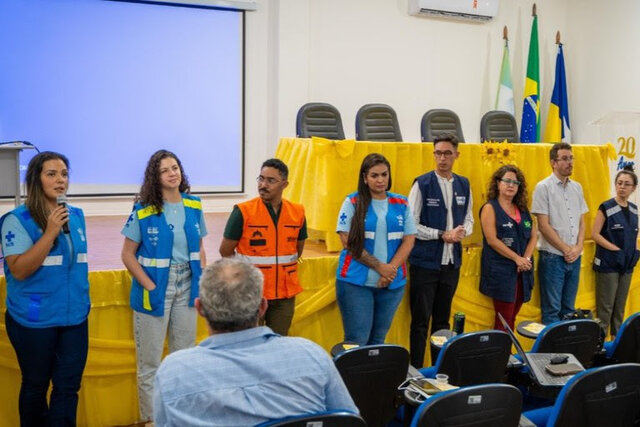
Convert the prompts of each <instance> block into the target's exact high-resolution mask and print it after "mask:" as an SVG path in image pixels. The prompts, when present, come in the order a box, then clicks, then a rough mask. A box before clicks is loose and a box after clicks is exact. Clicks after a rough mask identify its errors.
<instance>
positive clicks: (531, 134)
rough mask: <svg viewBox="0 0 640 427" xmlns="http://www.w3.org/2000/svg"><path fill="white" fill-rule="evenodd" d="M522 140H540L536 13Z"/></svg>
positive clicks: (528, 69) (523, 112)
mask: <svg viewBox="0 0 640 427" xmlns="http://www.w3.org/2000/svg"><path fill="white" fill-rule="evenodd" d="M520 141H522V142H538V141H540V58H539V54H538V16H537V15H534V17H533V24H531V39H530V40H529V60H528V61H527V79H526V81H525V83H524V105H523V107H522V124H521V126H520Z"/></svg>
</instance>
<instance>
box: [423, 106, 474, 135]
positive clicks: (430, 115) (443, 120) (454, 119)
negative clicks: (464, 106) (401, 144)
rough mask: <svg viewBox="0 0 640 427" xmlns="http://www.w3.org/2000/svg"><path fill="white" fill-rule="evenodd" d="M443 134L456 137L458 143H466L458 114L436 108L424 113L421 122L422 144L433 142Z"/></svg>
mask: <svg viewBox="0 0 640 427" xmlns="http://www.w3.org/2000/svg"><path fill="white" fill-rule="evenodd" d="M443 132H446V133H451V134H453V135H455V136H456V138H458V142H464V135H463V134H462V125H461V124H460V118H458V115H457V114H456V113H454V112H453V111H451V110H447V109H445V108H435V109H432V110H429V111H427V112H426V113H424V116H422V121H421V122H420V134H421V135H422V142H433V140H434V139H435V137H436V136H438V135H440V134H441V133H443Z"/></svg>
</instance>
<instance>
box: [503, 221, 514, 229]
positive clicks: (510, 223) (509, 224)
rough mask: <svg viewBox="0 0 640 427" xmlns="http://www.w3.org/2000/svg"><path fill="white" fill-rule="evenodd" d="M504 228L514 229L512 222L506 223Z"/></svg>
mask: <svg viewBox="0 0 640 427" xmlns="http://www.w3.org/2000/svg"><path fill="white" fill-rule="evenodd" d="M502 226H503V227H509V229H511V228H513V223H512V222H506V223H504V224H502Z"/></svg>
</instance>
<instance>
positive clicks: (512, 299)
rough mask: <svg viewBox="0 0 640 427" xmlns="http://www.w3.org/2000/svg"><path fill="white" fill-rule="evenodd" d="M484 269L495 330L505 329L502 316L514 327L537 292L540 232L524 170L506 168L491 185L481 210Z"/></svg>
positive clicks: (484, 289)
mask: <svg viewBox="0 0 640 427" xmlns="http://www.w3.org/2000/svg"><path fill="white" fill-rule="evenodd" d="M480 223H481V225H482V234H483V235H484V238H483V240H482V266H481V273H480V292H482V293H483V294H484V295H487V296H489V297H491V298H493V307H494V309H495V312H496V315H495V321H494V328H495V329H500V330H504V327H503V326H502V323H501V322H500V320H499V318H498V313H500V314H502V316H503V317H504V318H505V320H506V321H507V323H508V324H509V326H510V327H511V328H513V325H514V323H515V319H516V315H517V314H518V312H519V311H520V307H521V306H522V304H523V303H524V302H527V301H529V299H531V290H532V289H533V250H534V249H535V247H536V240H537V231H536V225H535V223H534V222H533V219H532V217H531V214H530V212H529V209H528V207H527V184H526V182H525V180H524V175H523V174H522V171H521V170H520V169H518V168H517V167H516V166H514V165H505V166H502V167H501V168H499V169H498V170H497V171H495V172H494V174H493V176H492V177H491V181H490V182H489V193H488V194H487V203H485V204H484V205H483V206H482V207H481V208H480Z"/></svg>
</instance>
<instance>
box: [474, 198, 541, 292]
mask: <svg viewBox="0 0 640 427" xmlns="http://www.w3.org/2000/svg"><path fill="white" fill-rule="evenodd" d="M487 203H489V204H491V206H493V211H494V212H495V215H496V235H497V237H498V239H500V240H502V243H504V244H505V245H506V246H508V247H509V249H511V250H512V251H514V252H515V253H517V254H518V255H520V256H524V251H525V250H526V248H527V245H528V244H529V240H531V230H532V227H533V222H532V220H531V214H530V213H529V211H525V212H520V217H521V220H520V224H518V223H517V222H516V221H515V220H514V219H513V218H511V217H510V216H509V215H507V213H506V212H505V211H504V209H502V207H501V206H500V203H498V201H497V200H489V201H488V202H487ZM485 206H486V205H485ZM480 211H481V212H482V208H481V209H480ZM532 259H533V258H532ZM520 274H521V275H522V293H523V296H524V301H525V302H526V301H529V300H530V299H531V289H533V269H531V270H529V271H523V272H521V273H520ZM517 283H518V266H517V265H516V263H515V262H513V261H511V260H510V259H509V258H505V257H504V256H502V255H500V254H499V253H498V252H496V251H495V250H494V249H493V248H492V247H491V246H489V244H488V243H487V239H486V238H485V237H484V236H483V238H482V264H481V270H480V292H481V293H483V294H484V295H487V296H488V297H491V298H494V299H497V300H500V301H505V302H514V301H515V296H516V285H517Z"/></svg>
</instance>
